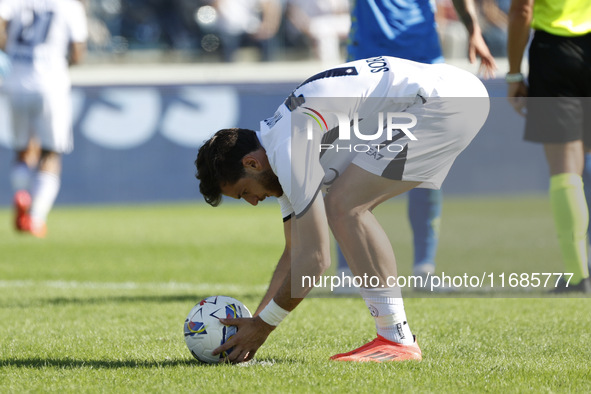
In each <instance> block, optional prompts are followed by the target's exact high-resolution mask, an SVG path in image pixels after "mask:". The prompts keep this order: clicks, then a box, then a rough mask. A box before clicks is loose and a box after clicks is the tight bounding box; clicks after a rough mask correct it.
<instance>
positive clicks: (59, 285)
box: [0, 280, 266, 294]
mask: <svg viewBox="0 0 591 394" xmlns="http://www.w3.org/2000/svg"><path fill="white" fill-rule="evenodd" d="M29 287H35V288H40V287H45V288H53V289H109V290H191V291H196V292H207V293H216V294H217V293H223V292H228V293H230V292H231V293H243V292H250V291H253V292H263V291H264V290H265V288H266V287H265V286H264V285H230V284H213V283H181V282H145V283H144V282H90V281H88V282H80V281H63V280H45V281H35V280H0V289H1V288H29Z"/></svg>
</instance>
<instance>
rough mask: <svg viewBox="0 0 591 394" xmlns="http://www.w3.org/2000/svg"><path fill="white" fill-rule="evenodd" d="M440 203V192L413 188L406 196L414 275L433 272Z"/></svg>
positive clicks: (441, 198)
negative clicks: (411, 234) (410, 228)
mask: <svg viewBox="0 0 591 394" xmlns="http://www.w3.org/2000/svg"><path fill="white" fill-rule="evenodd" d="M442 203H443V194H442V192H441V190H432V189H421V188H415V189H412V190H411V191H410V192H409V194H408V218H409V220H410V225H411V227H412V231H413V236H414V239H413V243H414V262H413V268H414V273H415V274H422V273H427V272H431V273H433V272H435V254H436V253H437V244H438V242H439V226H440V223H441V206H442Z"/></svg>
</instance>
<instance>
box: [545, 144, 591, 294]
mask: <svg viewBox="0 0 591 394" xmlns="http://www.w3.org/2000/svg"><path fill="white" fill-rule="evenodd" d="M544 151H545V154H546V159H547V161H548V165H549V167H550V204H551V207H552V212H553V214H554V223H555V226H556V232H557V234H558V241H559V244H560V250H561V252H562V257H563V260H564V264H565V272H572V273H573V274H574V275H573V277H572V279H571V282H570V285H572V286H576V285H578V284H579V283H581V281H582V280H583V279H586V278H588V277H589V270H588V267H587V237H586V234H587V229H588V226H589V209H588V206H587V201H586V200H585V192H584V189H583V179H582V177H581V174H582V173H583V162H584V159H583V156H584V155H583V143H582V141H581V140H576V141H572V142H567V143H564V144H544Z"/></svg>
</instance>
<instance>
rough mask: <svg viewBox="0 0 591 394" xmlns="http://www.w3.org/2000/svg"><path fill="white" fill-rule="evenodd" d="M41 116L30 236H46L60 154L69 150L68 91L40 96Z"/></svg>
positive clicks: (69, 111) (55, 187)
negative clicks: (39, 150)
mask: <svg viewBox="0 0 591 394" xmlns="http://www.w3.org/2000/svg"><path fill="white" fill-rule="evenodd" d="M42 100H43V101H42V103H43V104H42V113H41V115H40V116H39V118H38V119H37V122H36V124H35V129H36V131H37V135H38V138H39V142H40V145H41V149H42V150H41V158H40V161H39V167H38V169H37V173H36V174H35V176H34V178H33V184H32V186H31V198H32V202H31V211H30V215H31V233H32V234H33V235H35V236H38V237H43V236H45V233H46V228H47V227H46V221H47V216H48V215H49V212H50V211H51V209H52V208H53V204H54V202H55V200H56V198H57V195H58V193H59V190H60V186H61V179H60V177H61V170H62V158H61V156H62V153H68V152H70V151H71V150H72V146H73V138H72V129H71V117H72V115H71V108H70V96H69V91H68V90H65V91H59V92H58V91H55V92H51V93H50V94H48V95H43V96H42Z"/></svg>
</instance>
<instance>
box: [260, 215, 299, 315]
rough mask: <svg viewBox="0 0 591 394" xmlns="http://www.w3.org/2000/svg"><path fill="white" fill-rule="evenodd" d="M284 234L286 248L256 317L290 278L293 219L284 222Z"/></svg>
mask: <svg viewBox="0 0 591 394" xmlns="http://www.w3.org/2000/svg"><path fill="white" fill-rule="evenodd" d="M283 233H284V234H285V248H284V249H283V253H282V254H281V257H280V258H279V262H278V263H277V267H276V268H275V271H274V272H273V276H272V277H271V282H270V283H269V288H268V289H267V293H266V294H265V296H264V297H263V299H262V300H261V303H260V304H259V307H258V308H257V310H256V311H255V313H254V316H258V314H259V313H261V311H262V310H263V308H264V307H266V306H267V304H268V303H269V301H271V300H272V299H273V297H274V296H275V294H277V292H278V291H279V288H280V287H281V285H282V284H283V282H284V281H285V278H287V277H288V274H289V269H290V267H291V218H290V219H288V220H286V221H285V222H283Z"/></svg>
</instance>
